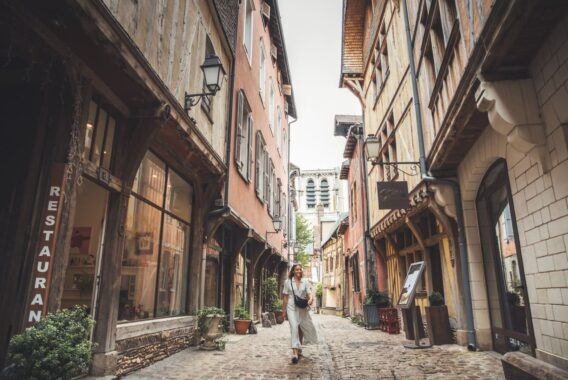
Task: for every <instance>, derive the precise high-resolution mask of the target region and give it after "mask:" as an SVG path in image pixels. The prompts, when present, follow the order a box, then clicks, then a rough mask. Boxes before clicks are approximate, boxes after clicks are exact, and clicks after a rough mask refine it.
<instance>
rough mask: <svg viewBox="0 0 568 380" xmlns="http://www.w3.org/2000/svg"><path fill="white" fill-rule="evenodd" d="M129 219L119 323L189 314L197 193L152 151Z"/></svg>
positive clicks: (144, 164) (140, 174) (137, 184)
mask: <svg viewBox="0 0 568 380" xmlns="http://www.w3.org/2000/svg"><path fill="white" fill-rule="evenodd" d="M132 194H133V195H132V196H131V197H130V201H129V204H128V211H127V217H126V238H125V245H124V251H123V255H122V270H121V274H122V278H121V288H120V294H119V320H123V321H124V320H137V319H147V318H155V317H163V316H175V315H180V314H184V313H185V300H186V292H187V289H186V279H187V269H188V253H189V234H190V221H191V212H192V200H193V188H192V186H191V185H190V184H189V183H188V182H186V181H185V180H183V179H182V178H181V177H180V176H179V175H178V174H177V173H175V172H174V171H172V170H171V169H170V168H169V167H168V166H167V165H166V164H165V163H164V162H162V161H161V160H160V159H159V158H158V157H156V156H155V155H154V154H152V153H151V152H148V153H146V156H145V157H144V159H143V161H142V163H141V165H140V167H139V169H138V172H137V174H136V178H135V180H134V185H133V188H132Z"/></svg>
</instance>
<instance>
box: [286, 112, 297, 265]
mask: <svg viewBox="0 0 568 380" xmlns="http://www.w3.org/2000/svg"><path fill="white" fill-rule="evenodd" d="M297 121H298V119H297V118H296V119H294V120H292V121H291V122H289V123H288V146H287V147H286V149H288V154H287V155H286V175H287V176H288V181H287V182H288V188H287V189H286V193H287V194H288V204H287V205H286V208H287V209H288V213H287V215H286V216H287V218H288V235H286V247H287V252H288V269H291V268H292V260H291V259H290V249H292V252H294V247H291V248H290V235H291V234H292V232H291V230H290V229H291V226H292V224H293V223H291V222H292V219H291V218H292V196H291V192H290V141H291V140H292V128H290V125H292V124H294V123H295V122H297ZM294 226H296V224H295V223H294ZM295 236H296V231H294V237H295ZM294 240H295V239H294Z"/></svg>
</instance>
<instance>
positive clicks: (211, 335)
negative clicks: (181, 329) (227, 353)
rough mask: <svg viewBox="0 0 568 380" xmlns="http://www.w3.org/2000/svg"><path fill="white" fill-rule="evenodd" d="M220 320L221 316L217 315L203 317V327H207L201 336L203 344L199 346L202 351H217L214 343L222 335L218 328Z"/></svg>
mask: <svg viewBox="0 0 568 380" xmlns="http://www.w3.org/2000/svg"><path fill="white" fill-rule="evenodd" d="M221 318H222V316H221V315H218V314H211V315H206V316H205V326H207V331H206V332H205V334H203V339H205V342H203V344H202V345H201V348H202V349H203V350H215V349H217V343H216V342H215V341H216V340H217V339H219V338H220V337H221V336H222V335H223V331H221V329H220V328H219V322H220V321H221Z"/></svg>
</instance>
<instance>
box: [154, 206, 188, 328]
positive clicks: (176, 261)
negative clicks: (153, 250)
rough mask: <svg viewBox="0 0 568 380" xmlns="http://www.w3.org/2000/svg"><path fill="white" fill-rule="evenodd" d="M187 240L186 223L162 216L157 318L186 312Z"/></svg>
mask: <svg viewBox="0 0 568 380" xmlns="http://www.w3.org/2000/svg"><path fill="white" fill-rule="evenodd" d="M188 242H189V226H188V225H187V224H185V223H183V222H180V221H178V220H177V219H174V218H172V217H171V216H168V215H165V216H164V233H163V236H162V255H161V260H160V275H159V278H158V310H157V316H158V317H162V316H173V315H179V314H183V313H184V312H185V300H186V290H187V289H186V288H187V287H186V279H187V252H188V247H187V246H188Z"/></svg>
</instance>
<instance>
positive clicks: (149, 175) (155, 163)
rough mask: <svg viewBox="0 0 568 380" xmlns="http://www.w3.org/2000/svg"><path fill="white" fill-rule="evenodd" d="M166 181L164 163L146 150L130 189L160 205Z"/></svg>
mask: <svg viewBox="0 0 568 380" xmlns="http://www.w3.org/2000/svg"><path fill="white" fill-rule="evenodd" d="M165 183H166V165H165V164H164V163H163V162H162V161H161V160H160V159H159V158H158V157H156V156H155V155H154V154H153V153H151V152H146V156H144V159H143V160H142V163H141V164H140V167H139V168H138V172H137V173H136V178H135V179H134V185H133V186H132V191H133V192H135V193H136V194H138V195H140V196H141V197H143V198H146V199H147V200H149V201H151V202H153V203H155V204H156V205H158V206H162V204H163V201H164V200H163V198H164V187H165Z"/></svg>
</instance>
